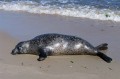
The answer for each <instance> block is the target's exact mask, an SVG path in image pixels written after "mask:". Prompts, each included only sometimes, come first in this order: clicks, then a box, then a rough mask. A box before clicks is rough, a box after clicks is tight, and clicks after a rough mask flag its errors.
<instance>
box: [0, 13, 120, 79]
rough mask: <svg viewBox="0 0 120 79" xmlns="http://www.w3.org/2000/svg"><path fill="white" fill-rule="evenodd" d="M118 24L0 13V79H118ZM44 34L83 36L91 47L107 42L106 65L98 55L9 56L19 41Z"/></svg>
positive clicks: (119, 29) (119, 54) (119, 64)
mask: <svg viewBox="0 0 120 79" xmlns="http://www.w3.org/2000/svg"><path fill="white" fill-rule="evenodd" d="M119 25H120V23H116V22H111V21H98V20H90V19H82V18H70V17H61V16H57V15H55V16H52V15H44V14H41V15H35V14H29V13H19V12H7V11H0V79H114V78H115V79H120V75H119V72H120V68H119V66H120V53H119V52H120V50H119V49H120V46H119V45H120V37H119V34H120V26H119ZM43 33H62V34H70V35H76V36H80V37H83V38H84V39H86V40H88V41H89V42H90V43H92V44H93V45H94V46H96V45H99V44H100V43H103V42H107V43H108V44H109V50H108V51H107V55H109V56H110V57H112V58H113V61H112V62H111V63H106V62H104V61H103V60H102V59H100V58H99V57H97V56H87V55H86V56H85V55H78V56H49V57H48V58H47V59H46V60H44V61H42V62H38V61H37V58H38V56H35V55H16V56H12V55H11V54H10V52H11V50H12V49H13V48H14V46H15V45H16V44H17V43H18V42H19V41H21V40H27V39H31V38H33V37H35V36H36V35H39V34H43Z"/></svg>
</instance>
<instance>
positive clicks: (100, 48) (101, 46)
mask: <svg viewBox="0 0 120 79" xmlns="http://www.w3.org/2000/svg"><path fill="white" fill-rule="evenodd" d="M107 46H108V44H107V43H103V44H100V45H98V46H97V47H96V49H98V50H100V51H101V50H107V49H108V47H107Z"/></svg>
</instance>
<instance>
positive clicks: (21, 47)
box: [11, 42, 29, 55]
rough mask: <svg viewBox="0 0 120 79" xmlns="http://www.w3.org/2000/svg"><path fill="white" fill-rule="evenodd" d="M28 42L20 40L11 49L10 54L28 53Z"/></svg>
mask: <svg viewBox="0 0 120 79" xmlns="http://www.w3.org/2000/svg"><path fill="white" fill-rule="evenodd" d="M28 49H29V42H20V43H18V44H17V45H16V47H15V48H14V49H13V50H12V52H11V54H12V55H16V54H26V53H28Z"/></svg>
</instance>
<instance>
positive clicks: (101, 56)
mask: <svg viewBox="0 0 120 79" xmlns="http://www.w3.org/2000/svg"><path fill="white" fill-rule="evenodd" d="M97 56H99V57H100V58H102V59H103V60H104V61H106V62H107V63H110V62H111V61H112V58H110V57H108V56H107V55H105V54H103V53H102V52H98V53H97Z"/></svg>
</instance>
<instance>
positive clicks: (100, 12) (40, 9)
mask: <svg viewBox="0 0 120 79" xmlns="http://www.w3.org/2000/svg"><path fill="white" fill-rule="evenodd" d="M64 3H65V2H64ZM0 9H2V10H9V11H26V12H30V13H37V14H43V13H44V14H57V15H64V16H72V17H83V18H90V19H99V20H112V21H120V11H118V10H117V11H113V10H109V9H97V8H94V7H90V6H79V7H77V8H76V7H65V8H64V7H58V6H56V5H53V6H51V5H46V6H43V5H41V4H38V3H36V2H32V1H29V2H27V1H26V2H25V1H24V2H22V1H19V2H16V1H15V2H0Z"/></svg>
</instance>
